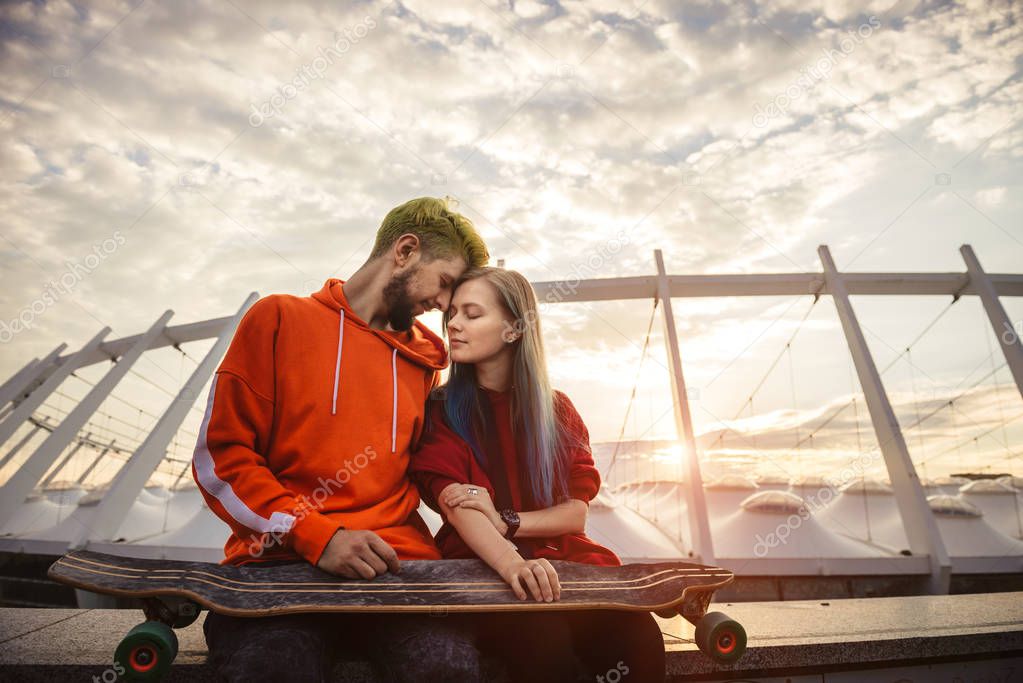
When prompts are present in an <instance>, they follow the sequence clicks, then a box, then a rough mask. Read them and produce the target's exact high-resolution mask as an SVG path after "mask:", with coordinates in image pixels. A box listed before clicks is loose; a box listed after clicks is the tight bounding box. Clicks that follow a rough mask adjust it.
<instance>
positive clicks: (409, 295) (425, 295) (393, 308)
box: [384, 252, 466, 331]
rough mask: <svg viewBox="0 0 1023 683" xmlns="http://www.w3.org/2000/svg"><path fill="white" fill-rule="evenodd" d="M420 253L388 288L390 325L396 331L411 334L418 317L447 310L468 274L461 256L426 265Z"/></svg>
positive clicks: (386, 292)
mask: <svg viewBox="0 0 1023 683" xmlns="http://www.w3.org/2000/svg"><path fill="white" fill-rule="evenodd" d="M421 254H422V252H419V254H417V255H416V256H415V257H414V259H413V260H410V261H409V263H408V265H406V266H405V267H404V268H402V269H400V270H397V271H395V272H394V274H393V275H392V276H391V280H390V282H388V283H387V285H386V286H385V287H384V301H385V302H386V303H387V308H388V322H390V324H391V327H392V328H394V329H396V330H402V331H404V330H408V329H410V328H411V327H412V322H413V320H414V319H415V317H416V316H418V315H422V314H423V313H426V312H427V311H432V310H433V309H435V308H438V309H440V310H442V311H444V310H447V308H448V305H449V304H450V303H451V288H452V287H453V286H454V284H455V281H456V280H458V278H459V277H460V276H461V275H462V273H464V272H465V270H466V265H465V260H464V259H463V258H462V257H461V256H455V257H452V258H450V259H443V258H437V259H434V260H433V261H430V262H429V263H425V262H423V261H422V257H421Z"/></svg>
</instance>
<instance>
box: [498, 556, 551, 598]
mask: <svg viewBox="0 0 1023 683" xmlns="http://www.w3.org/2000/svg"><path fill="white" fill-rule="evenodd" d="M501 578H503V579H504V580H505V581H506V582H507V583H508V585H509V586H511V589H512V591H514V593H515V595H516V597H518V599H519V600H525V599H526V598H527V597H529V596H528V595H527V594H526V588H528V589H529V592H530V593H531V594H532V595H533V597H534V598H535V599H536V601H537V602H554V601H555V600H560V599H561V583H560V582H559V581H558V572H557V571H555V569H554V566H553V565H551V563H550V562H548V561H547V560H546V559H543V558H540V559H539V560H524V559H522V558H521V557H516V558H514V559H513V560H512V561H511V562H509V563H508V564H507V565H506V566H505V567H504V569H503V571H501Z"/></svg>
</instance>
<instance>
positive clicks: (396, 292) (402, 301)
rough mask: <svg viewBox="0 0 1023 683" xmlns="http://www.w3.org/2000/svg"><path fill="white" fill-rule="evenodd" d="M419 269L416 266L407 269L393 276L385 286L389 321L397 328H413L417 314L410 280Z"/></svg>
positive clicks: (403, 329) (404, 329) (402, 329)
mask: <svg viewBox="0 0 1023 683" xmlns="http://www.w3.org/2000/svg"><path fill="white" fill-rule="evenodd" d="M418 271H419V267H418V266H416V268H415V269H414V270H406V271H405V272H404V273H399V274H398V275H395V276H394V277H392V278H391V281H390V282H388V283H387V285H385V286H384V303H385V304H386V305H387V322H389V323H390V324H391V327H392V328H394V329H395V330H400V331H402V332H405V331H407V330H410V329H412V323H413V322H414V321H415V316H414V315H412V310H413V309H414V308H415V307H416V304H415V302H414V301H412V298H411V297H410V296H409V293H408V281H409V279H410V278H411V277H412V276H413V275H415V274H416V273H417V272H418Z"/></svg>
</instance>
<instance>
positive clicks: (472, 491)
mask: <svg viewBox="0 0 1023 683" xmlns="http://www.w3.org/2000/svg"><path fill="white" fill-rule="evenodd" d="M469 495H470V496H478V495H480V490H479V489H477V488H471V489H469Z"/></svg>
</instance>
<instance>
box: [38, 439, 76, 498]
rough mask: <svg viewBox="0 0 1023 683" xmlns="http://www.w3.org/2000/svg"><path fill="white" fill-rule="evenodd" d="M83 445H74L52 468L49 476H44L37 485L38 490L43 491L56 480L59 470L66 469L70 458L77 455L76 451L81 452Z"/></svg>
mask: <svg viewBox="0 0 1023 683" xmlns="http://www.w3.org/2000/svg"><path fill="white" fill-rule="evenodd" d="M84 445H85V442H84V441H79V442H78V443H76V444H75V446H74V448H72V449H71V450H70V451H68V454H67V455H65V456H64V458H63V459H62V460H61V461H60V463H59V464H58V465H57V466H56V467H54V468H53V470H52V471H51V472H50V473H49V474H47V475H46V477H45V478H44V479H43V481H42V482H41V483H40V484H39V488H42V489H45V488H46V487H47V486H49V485H50V484H51V483H52V482H53V480H54V479H56V478H57V475H58V474H60V472H61V470H63V469H64V468H65V467H67V465H68V463H69V462H71V458H73V457H75V454H77V453H78V451H80V450H82V446H84Z"/></svg>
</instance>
